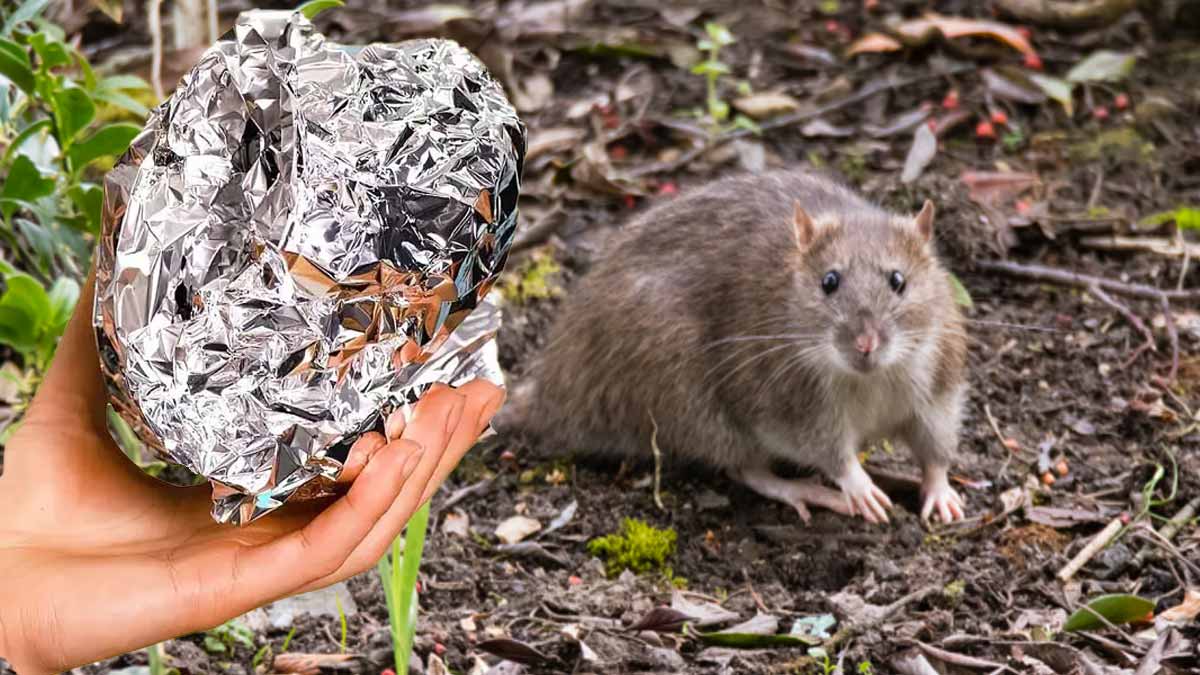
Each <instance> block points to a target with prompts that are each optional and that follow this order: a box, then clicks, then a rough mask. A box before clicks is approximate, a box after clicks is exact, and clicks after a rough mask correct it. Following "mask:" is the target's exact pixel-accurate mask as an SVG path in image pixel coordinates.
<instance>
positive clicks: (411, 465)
mask: <svg viewBox="0 0 1200 675" xmlns="http://www.w3.org/2000/svg"><path fill="white" fill-rule="evenodd" d="M424 454H425V448H422V447H421V446H417V449H416V450H413V453H412V454H411V455H409V457H408V459H406V460H404V466H402V467H400V475H401V476H403V477H405V478H408V477H409V476H411V475H412V472H413V471H416V470H417V465H418V464H420V463H421V455H424Z"/></svg>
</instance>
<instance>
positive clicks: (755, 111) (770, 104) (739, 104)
mask: <svg viewBox="0 0 1200 675" xmlns="http://www.w3.org/2000/svg"><path fill="white" fill-rule="evenodd" d="M733 107H734V108H737V109H738V110H740V111H741V112H743V113H745V114H746V115H748V116H750V117H753V118H754V119H756V120H761V119H766V118H768V117H774V116H775V115H779V114H782V113H787V112H792V111H793V110H796V109H797V108H799V107H800V102H799V101H797V100H796V99H794V98H792V97H791V96H788V95H787V94H784V93H781V92H769V91H764V92H760V93H757V94H751V95H749V96H743V97H741V98H739V99H735V100H734V102H733Z"/></svg>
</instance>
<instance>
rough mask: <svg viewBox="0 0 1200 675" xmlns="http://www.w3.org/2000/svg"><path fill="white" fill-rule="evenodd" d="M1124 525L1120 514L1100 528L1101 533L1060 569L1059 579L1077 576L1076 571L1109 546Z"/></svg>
mask: <svg viewBox="0 0 1200 675" xmlns="http://www.w3.org/2000/svg"><path fill="white" fill-rule="evenodd" d="M1123 525H1124V523H1123V522H1122V521H1121V517H1120V516H1118V517H1116V518H1113V519H1112V520H1111V521H1109V523H1108V525H1105V526H1104V529H1103V530H1100V533H1099V534H1097V535H1096V536H1095V537H1092V540H1091V541H1089V542H1088V543H1087V546H1084V547H1083V550H1081V551H1080V552H1079V553H1077V554H1076V555H1075V557H1074V558H1071V561H1070V562H1068V563H1067V564H1066V565H1065V566H1064V567H1063V568H1062V569H1061V570H1059V571H1058V575H1057V576H1058V578H1059V580H1060V581H1070V580H1071V577H1073V576H1075V573H1076V572H1078V571H1079V570H1080V569H1081V568H1082V567H1083V566H1084V565H1086V564H1087V563H1088V561H1089V560H1091V559H1092V558H1093V557H1094V556H1095V555H1096V554H1097V553H1099V552H1100V551H1101V550H1103V549H1104V547H1105V546H1108V543H1109V542H1110V541H1112V539H1113V537H1115V536H1117V533H1118V532H1120V531H1121V527H1122V526H1123Z"/></svg>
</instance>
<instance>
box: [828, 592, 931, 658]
mask: <svg viewBox="0 0 1200 675" xmlns="http://www.w3.org/2000/svg"><path fill="white" fill-rule="evenodd" d="M939 591H941V586H937V585H930V586H926V587H924V588H920V589H918V590H915V591H913V592H912V593H909V594H908V595H906V596H904V597H902V598H900V599H899V600H897V601H895V602H893V603H892V604H890V605H887V606H886V607H884V608H883V610H882V611H881V612H879V614H878V616H874V617H872V618H871V619H870V620H868V621H861V622H859V623H857V624H851V625H846V626H842V627H841V628H840V629H838V631H837V632H836V633H834V634H833V636H832V637H830V638H829V639H828V640H826V641H825V644H824V645H822V646H823V647H824V648H825V651H826V652H828V653H830V654H833V653H836V652H837V651H838V648H839V647H840V646H841V645H842V643H844V642H847V641H848V640H850V639H852V638H854V636H856V635H858V634H860V633H863V632H865V631H868V630H870V629H872V628H874V627H875V626H878V625H879V624H880V623H882V622H883V621H884V620H885V619H887V618H889V617H892V616H895V615H896V614H897V613H898V612H900V610H902V609H904V608H905V607H906V606H908V605H910V604H912V603H914V602H920V601H921V600H924V599H925V598H927V597H929V596H930V595H933V594H934V593H938V592H939Z"/></svg>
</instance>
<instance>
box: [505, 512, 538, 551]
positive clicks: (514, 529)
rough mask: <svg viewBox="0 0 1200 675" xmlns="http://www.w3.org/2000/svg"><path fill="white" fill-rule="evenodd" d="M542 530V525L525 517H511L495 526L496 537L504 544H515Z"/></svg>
mask: <svg viewBox="0 0 1200 675" xmlns="http://www.w3.org/2000/svg"><path fill="white" fill-rule="evenodd" d="M540 529H542V524H541V523H539V522H538V521H536V520H534V519H533V518H529V517H527V516H513V517H512V518H509V519H508V520H506V521H504V522H502V523H500V524H499V525H497V526H496V537H497V538H498V539H499V540H500V541H501V542H503V543H505V544H515V543H517V542H518V541H521V540H522V539H524V538H525V537H528V536H529V535H531V534H533V533H534V532H537V531H538V530H540Z"/></svg>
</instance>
